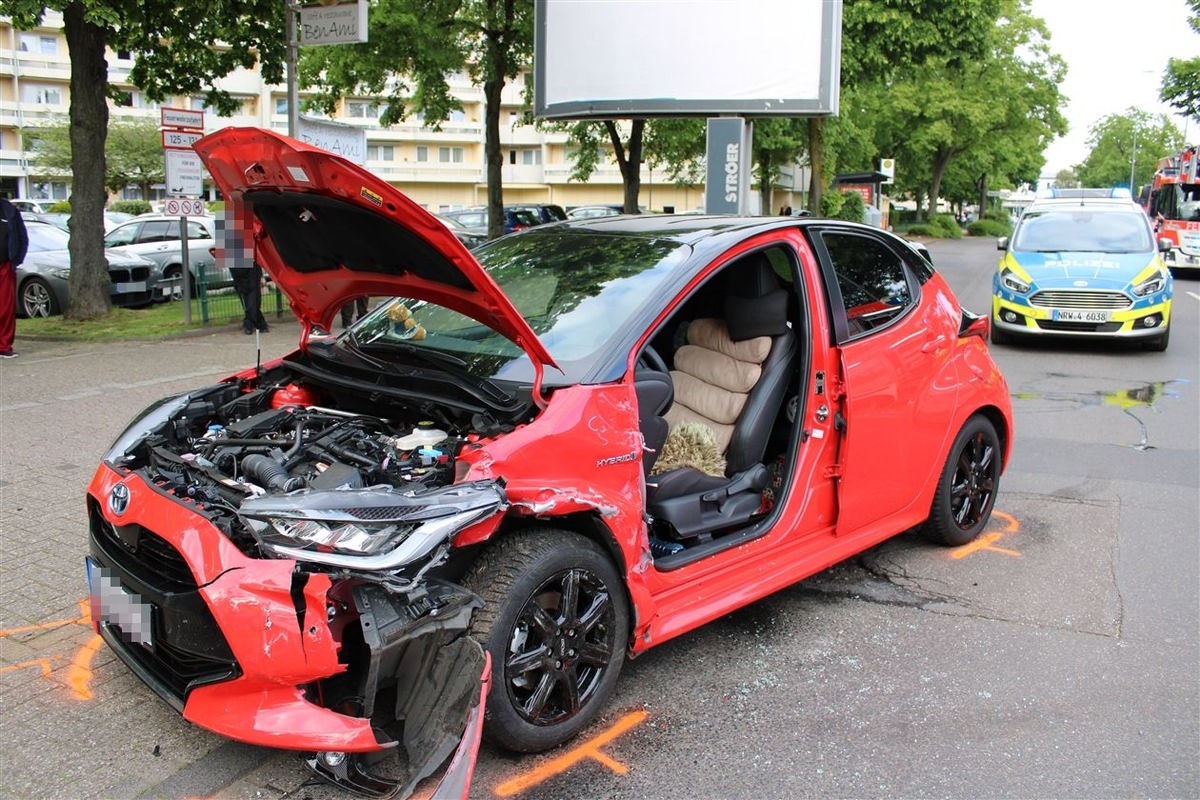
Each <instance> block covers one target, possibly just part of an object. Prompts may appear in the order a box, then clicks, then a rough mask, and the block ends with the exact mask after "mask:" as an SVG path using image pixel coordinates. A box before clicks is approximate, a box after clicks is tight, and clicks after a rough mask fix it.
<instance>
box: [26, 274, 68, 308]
mask: <svg viewBox="0 0 1200 800" xmlns="http://www.w3.org/2000/svg"><path fill="white" fill-rule="evenodd" d="M21 311H22V312H24V314H25V316H27V317H31V318H32V317H51V316H54V315H55V314H58V313H60V312H61V311H62V309H60V308H59V307H58V298H57V297H55V296H54V290H53V289H51V288H50V284H48V283H46V281H44V280H42V279H41V278H37V277H34V278H30V279H28V280H27V281H25V283H23V284H21Z"/></svg>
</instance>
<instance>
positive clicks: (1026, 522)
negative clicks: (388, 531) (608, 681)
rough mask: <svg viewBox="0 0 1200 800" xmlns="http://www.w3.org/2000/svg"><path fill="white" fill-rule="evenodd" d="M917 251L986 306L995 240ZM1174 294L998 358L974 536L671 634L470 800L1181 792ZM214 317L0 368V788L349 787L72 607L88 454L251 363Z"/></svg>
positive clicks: (1188, 523)
mask: <svg viewBox="0 0 1200 800" xmlns="http://www.w3.org/2000/svg"><path fill="white" fill-rule="evenodd" d="M931 250H932V252H933V254H934V258H935V260H936V262H937V264H938V267H939V269H940V270H941V271H942V273H943V274H944V275H945V276H946V277H947V279H948V280H949V282H950V284H951V286H953V287H954V290H955V291H956V293H957V294H958V295H959V297H960V299H961V300H962V301H963V303H964V304H965V305H966V306H967V307H969V308H973V309H975V310H977V311H985V310H987V308H988V307H989V303H990V301H989V297H990V281H991V274H992V270H993V269H994V267H995V263H996V257H997V253H996V251H995V249H994V246H993V245H992V243H991V242H990V241H976V240H963V241H960V242H936V243H933V244H932V245H931ZM1175 297H1176V300H1175V311H1174V313H1175V317H1174V320H1173V323H1172V324H1173V325H1174V330H1173V335H1172V342H1171V347H1170V349H1169V350H1168V351H1167V352H1166V353H1145V352H1142V351H1141V350H1140V349H1137V348H1129V347H1114V346H1111V345H1099V344H1073V343H1072V344H1041V343H1039V344H1035V345H1023V346H1015V347H1000V348H995V353H996V358H997V360H998V361H999V362H1000V364H1001V366H1002V368H1003V369H1004V371H1005V374H1006V375H1007V377H1008V381H1009V384H1010V388H1011V390H1012V394H1013V398H1014V400H1013V402H1014V412H1015V419H1016V426H1017V432H1016V441H1015V446H1014V454H1013V459H1012V462H1011V464H1010V467H1009V470H1008V472H1007V474H1006V475H1005V477H1004V479H1003V484H1002V491H1001V495H1000V499H999V502H998V505H997V509H998V512H999V513H997V514H996V516H995V519H994V521H993V523H992V525H991V526H990V528H989V531H988V533H987V534H985V536H984V537H983V539H982V540H981V542H982V544H983V546H981V547H978V548H976V549H973V550H970V551H968V552H955V551H949V550H946V549H943V548H938V547H933V546H930V545H928V544H927V543H925V542H924V541H922V540H921V539H920V538H919V537H917V536H916V535H912V534H905V535H901V536H898V537H896V538H894V539H892V540H890V541H888V542H886V543H885V544H883V545H881V546H880V547H877V548H875V549H873V550H871V551H868V552H867V553H865V554H863V555H861V556H859V557H858V558H855V559H853V560H852V561H850V562H847V563H845V564H842V565H839V566H837V567H835V568H833V569H830V570H828V571H826V572H824V573H821V574H820V575H817V576H815V577H813V578H812V579H810V580H807V581H804V582H803V583H801V584H799V585H797V586H795V587H792V588H791V589H789V590H787V591H784V592H781V593H779V594H777V595H775V596H773V597H771V598H768V599H767V600H764V601H762V602H759V603H756V604H754V605H752V606H750V607H748V608H746V609H743V610H741V611H739V612H737V613H734V614H731V615H729V616H728V617H726V618H724V619H722V620H718V621H717V622H715V623H713V624H710V625H709V626H707V627H706V628H704V629H701V630H699V631H697V632H694V633H692V634H689V635H687V636H684V637H681V638H679V639H676V640H673V641H670V642H667V643H665V644H663V645H662V646H660V647H658V648H656V649H655V650H652V651H650V652H649V653H647V654H646V655H644V656H642V657H640V658H638V659H637V660H635V661H633V662H631V663H629V664H627V665H626V667H625V671H624V672H623V673H622V677H621V680H620V683H619V685H618V691H617V695H616V698H615V701H614V702H613V703H612V705H611V707H610V709H609V711H608V713H606V714H605V715H604V717H603V718H602V720H601V721H600V722H599V723H598V724H597V725H596V726H595V728H594V729H593V730H592V731H590V732H589V733H588V734H586V735H585V736H583V737H581V738H580V739H579V740H578V741H576V742H572V743H571V744H569V745H567V746H565V747H563V748H561V749H560V750H558V751H555V752H552V753H547V754H543V755H538V756H523V757H518V756H513V755H511V754H507V753H502V752H499V751H495V750H492V749H489V748H487V747H486V746H485V748H484V750H483V751H482V752H481V756H480V762H479V768H478V770H477V772H476V779H475V783H474V785H473V791H472V796H474V797H478V798H492V797H519V798H522V799H523V800H548V799H549V798H561V797H568V796H569V797H579V798H583V797H606V798H776V797H778V798H801V797H814V798H815V797H821V798H825V797H872V798H895V797H901V798H907V797H929V798H933V797H951V798H966V797H972V798H973V797H996V798H1007V797H1012V798H1027V797H1048V796H1072V797H1134V796H1154V797H1197V796H1200V777H1198V773H1200V769H1198V766H1197V765H1198V764H1200V633H1198V631H1200V575H1198V571H1200V544H1198V533H1197V532H1198V530H1200V401H1198V396H1197V388H1198V384H1200V374H1198V373H1200V281H1197V280H1195V279H1183V280H1178V281H1177V282H1176V294H1175ZM231 331H233V329H230V330H228V331H223V332H221V333H218V334H213V335H207V336H202V337H198V338H192V339H181V340H174V341H169V342H162V343H147V342H140V343H139V342H129V343H117V344H108V345H103V346H97V345H63V344H50V343H42V342H25V341H21V340H18V343H17V344H18V349H19V350H20V352H21V357H20V358H18V359H15V360H11V361H6V362H3V363H2V364H0V708H2V709H3V712H2V714H0V741H3V745H2V746H0V747H2V751H0V752H2V755H3V758H2V761H0V796H4V797H30V798H34V797H36V798H60V797H61V798H76V797H112V798H125V797H137V796H144V797H163V798H183V797H198V796H215V797H221V798H281V797H286V798H310V799H311V800H320V798H343V797H345V795H343V794H342V793H340V792H338V791H336V790H334V789H332V788H330V787H327V786H325V785H321V784H315V785H314V784H312V783H310V782H309V778H308V775H307V773H306V771H305V770H304V768H303V766H302V764H301V761H300V758H299V757H298V756H297V755H295V754H290V753H279V752H275V751H268V750H262V749H258V748H251V747H245V746H241V745H237V744H234V743H231V742H228V741H226V740H223V739H221V738H220V737H217V736H214V735H211V734H208V733H205V732H203V731H201V730H199V729H197V728H195V727H193V726H191V725H190V724H188V723H187V722H185V721H183V720H182V719H181V718H180V717H179V716H178V715H177V714H176V713H175V712H174V711H172V710H171V709H170V708H168V707H167V706H166V705H165V704H163V703H161V702H159V701H158V700H157V699H156V698H155V697H154V696H153V695H152V694H151V693H150V692H149V691H148V690H147V689H145V687H143V686H142V685H141V684H140V682H138V681H137V679H135V678H134V677H133V676H132V675H131V674H129V672H128V671H127V670H126V669H125V668H124V666H123V665H121V664H120V662H118V661H116V660H115V658H114V657H113V656H111V655H110V654H109V653H108V652H107V651H106V650H105V649H104V648H98V649H96V648H94V646H93V643H94V639H93V637H92V635H91V632H90V630H89V629H88V628H87V627H86V626H85V625H84V624H82V622H81V620H80V609H79V601H80V600H81V599H82V598H83V596H84V594H85V593H86V590H85V587H84V583H83V564H82V559H83V553H84V551H85V549H86V544H85V542H86V536H85V529H84V526H85V520H84V514H83V504H82V498H83V493H84V489H85V487H86V484H87V481H88V480H89V479H90V477H91V474H92V471H93V468H94V465H95V463H96V462H97V460H98V459H99V458H100V455H101V453H102V451H103V449H104V448H105V447H106V446H107V444H108V443H109V442H110V441H111V440H112V439H113V438H114V436H115V435H116V434H117V433H118V432H119V431H120V429H121V428H122V427H123V426H124V424H125V423H126V422H127V420H128V418H129V417H130V416H131V415H132V414H133V413H134V412H135V411H136V410H138V409H140V408H142V407H143V406H144V405H146V404H147V403H148V402H150V401H151V400H153V399H155V398H157V397H160V396H162V395H165V394H168V393H170V392H174V391H178V390H182V389H185V388H188V387H191V386H196V385H199V384H201V383H203V382H204V381H206V380H209V379H212V378H216V377H219V376H221V375H224V374H227V373H228V372H230V371H232V370H233V369H236V368H240V367H243V366H246V365H248V364H252V363H253V361H254V358H255V352H254V340H253V339H252V338H251V337H245V336H242V335H241V334H240V333H236V332H231ZM296 332H297V329H296V327H295V326H288V325H274V326H273V329H272V332H271V333H270V334H267V335H265V336H264V337H263V342H264V355H263V357H264V358H268V357H271V356H275V355H280V354H282V353H283V352H286V351H287V350H288V349H290V348H291V347H292V346H293V345H294V343H295V333H296ZM956 556H957V557H956Z"/></svg>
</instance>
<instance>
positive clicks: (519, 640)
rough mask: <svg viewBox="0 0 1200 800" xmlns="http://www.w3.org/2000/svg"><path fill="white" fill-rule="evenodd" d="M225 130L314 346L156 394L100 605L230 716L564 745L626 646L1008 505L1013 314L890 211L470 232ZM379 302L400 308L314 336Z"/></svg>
mask: <svg viewBox="0 0 1200 800" xmlns="http://www.w3.org/2000/svg"><path fill="white" fill-rule="evenodd" d="M196 149H197V151H198V152H199V153H200V155H201V157H202V158H203V160H204V162H205V164H206V165H207V167H208V169H209V172H210V173H211V174H212V176H213V179H214V180H215V182H216V183H217V185H218V186H219V187H220V189H221V191H222V193H223V194H224V196H225V197H226V198H227V204H228V208H230V209H232V211H233V212H234V213H235V215H236V216H237V217H238V218H239V219H242V220H244V231H243V232H244V234H245V236H246V237H247V238H252V239H253V242H254V250H255V253H256V256H257V259H258V261H259V262H260V263H261V264H262V266H263V267H264V268H265V269H266V270H267V271H268V272H269V273H270V274H271V276H272V278H273V279H274V280H275V282H276V283H277V284H278V285H279V286H280V287H281V288H282V289H283V290H284V291H285V292H286V293H287V294H288V297H289V298H290V300H291V306H292V310H293V311H294V312H295V313H296V315H297V317H298V318H299V319H300V322H301V323H302V325H303V331H304V332H303V336H302V339H301V342H300V348H299V349H298V350H297V351H295V352H294V353H292V354H291V355H289V356H286V357H285V358H283V359H280V360H278V361H275V362H272V363H268V364H265V365H262V366H260V367H252V368H248V369H247V370H245V371H244V372H241V373H239V374H237V375H233V376H230V377H229V378H227V379H225V380H223V381H221V382H219V383H217V384H215V385H212V386H206V387H202V388H198V389H196V390H194V391H191V392H187V393H186V394H183V395H179V396H176V397H171V398H168V399H165V400H163V401H160V402H159V403H157V404H155V405H153V406H151V407H150V408H149V409H147V410H146V411H144V412H142V414H141V415H140V416H138V418H137V419H136V420H134V422H133V423H132V424H131V425H130V426H129V428H128V429H127V430H126V431H125V432H124V433H123V434H122V435H121V436H120V438H119V439H118V440H117V442H116V443H115V444H114V445H113V446H112V448H111V449H110V450H109V452H108V453H107V454H106V455H105V457H104V460H103V463H102V464H101V466H100V467H99V469H98V470H97V472H96V475H95V477H94V479H93V480H92V483H91V485H90V487H89V490H88V498H87V508H88V517H89V525H90V555H89V557H88V560H87V564H88V572H89V586H90V593H91V597H92V610H93V615H94V620H95V625H96V627H97V630H98V631H99V632H100V633H101V634H102V635H103V636H104V638H105V640H106V641H107V642H108V644H109V646H110V647H112V649H113V650H114V651H116V653H117V654H118V655H119V656H120V657H121V658H122V660H124V662H125V663H126V664H128V665H129V667H130V668H131V669H132V670H133V671H135V672H136V673H137V674H138V675H139V676H140V677H141V678H142V679H143V680H144V681H145V682H146V683H147V684H149V686H150V687H151V688H152V689H153V690H154V691H155V692H157V693H158V694H159V695H160V696H162V697H163V698H164V699H166V700H167V701H168V702H170V703H172V704H173V705H174V706H175V707H176V708H178V709H180V710H181V711H182V713H183V716H184V717H185V718H186V719H188V720H190V721H192V722H194V723H196V724H197V725H200V726H202V727H204V728H207V729H209V730H212V731H215V732H217V733H220V734H222V735H225V736H228V737H230V738H233V739H237V740H239V741H243V742H249V743H252V744H257V745H265V746H269V747H279V748H290V749H296V750H306V751H314V752H315V753H316V755H315V756H314V757H313V758H312V760H310V761H309V764H310V765H311V766H312V767H313V768H314V769H315V770H316V771H317V772H318V773H320V774H321V775H323V776H325V777H327V778H329V779H331V780H334V781H335V782H337V783H339V784H340V785H342V786H345V787H347V788H350V789H353V790H356V791H359V792H362V793H366V794H373V795H388V794H392V793H397V792H401V791H404V792H407V791H410V790H411V788H412V787H413V786H414V785H415V784H416V782H417V781H419V780H421V779H422V778H424V777H425V776H427V775H430V774H432V773H433V772H434V771H436V770H437V769H438V767H439V766H440V765H441V764H442V763H443V762H445V761H446V760H447V759H450V764H451V766H450V771H449V773H448V774H447V776H446V781H448V783H445V782H444V783H443V789H444V790H445V791H448V792H450V793H451V794H465V792H466V789H467V786H468V782H469V778H470V773H471V770H472V767H473V764H474V758H475V752H476V749H477V747H478V742H479V736H480V727H481V725H482V731H483V733H482V735H484V736H487V737H489V738H490V739H491V740H492V741H494V742H496V743H498V744H499V745H501V746H504V747H507V748H510V749H513V750H517V751H537V750H543V749H546V748H550V747H553V746H555V745H557V744H559V743H561V742H563V741H565V740H567V739H569V738H570V737H572V736H574V735H575V734H577V733H578V732H580V731H581V730H582V729H584V728H585V727H586V726H588V725H589V724H590V723H591V722H593V721H594V720H595V719H596V717H597V715H598V714H599V713H600V712H601V711H602V709H603V707H604V704H605V701H606V700H607V698H608V697H609V695H610V694H611V692H612V689H613V684H614V682H615V681H616V680H617V675H618V673H619V672H620V669H621V664H622V662H623V660H624V659H625V658H626V657H632V656H635V655H637V654H638V653H641V652H642V651H644V650H646V649H648V648H650V647H653V646H654V645H657V644H659V643H661V642H664V641H667V640H668V639H670V638H672V637H674V636H678V635H680V634H683V633H686V632H688V631H690V630H692V629H693V628H696V627H697V626H700V625H703V624H704V623H706V622H708V621H709V620H712V619H714V618H716V617H720V616H722V615H724V614H727V613H729V612H730V611H732V610H734V609H736V608H738V607H740V606H743V605H746V604H747V603H751V602H753V601H754V600H756V599H758V598H761V597H763V596H764V595H767V594H770V593H771V592H774V591H776V590H778V589H781V588H783V587H785V586H788V585H790V584H793V583H795V582H797V581H799V580H801V579H803V578H805V577H807V576H809V575H812V574H813V573H815V572H817V571H819V570H822V569H824V568H826V567H828V566H830V565H831V564H834V563H835V562H837V561H840V560H842V559H845V558H847V557H849V556H851V555H853V554H855V553H858V552H860V551H862V550H864V549H866V548H868V547H870V546H872V545H874V544H876V543H878V542H880V541H882V540H884V539H886V538H888V537H890V536H892V535H894V534H896V533H898V532H900V531H904V530H906V529H909V528H913V527H915V526H924V528H925V529H926V530H927V531H928V532H929V533H930V534H931V536H932V537H933V538H934V539H935V540H937V541H939V542H941V543H944V544H948V545H960V544H964V543H966V542H968V541H970V540H971V539H972V538H974V537H975V536H976V535H978V534H979V533H980V531H981V530H982V529H983V527H984V525H985V524H986V522H987V519H988V516H989V514H990V513H991V510H992V506H993V503H994V501H995V497H996V492H997V491H998V485H999V479H1000V474H1001V472H1002V470H1003V468H1004V464H1005V462H1006V460H1007V456H1008V451H1009V447H1010V443H1011V441H1012V420H1011V410H1010V406H1009V398H1008V390H1007V387H1006V385H1005V382H1004V378H1003V376H1002V375H1001V374H1000V372H999V370H998V369H997V367H996V365H995V363H994V362H993V361H992V359H991V357H990V356H989V354H988V350H987V345H986V340H987V324H988V323H987V320H986V318H980V317H976V316H974V315H973V314H970V313H969V312H967V311H964V310H963V309H962V308H960V306H959V304H958V302H957V301H956V299H955V298H954V296H953V295H952V294H951V292H950V290H949V288H948V287H947V285H946V283H945V282H944V281H943V280H942V278H941V277H940V276H939V275H938V274H937V273H936V272H935V271H934V269H933V268H932V266H931V265H930V264H929V263H928V261H927V260H926V259H924V258H922V257H921V255H920V254H919V253H918V252H917V251H916V250H914V249H913V247H911V246H910V245H908V244H907V243H906V242H904V241H903V240H901V239H899V238H897V237H895V236H892V235H891V234H888V233H886V232H883V231H880V230H877V229H874V228H868V227H865V226H861V225H854V224H850V223H845V222H840V221H836V220H823V219H813V218H807V219H798V218H780V217H772V218H732V217H703V216H678V217H675V216H655V215H643V216H634V217H620V218H608V219H604V218H601V219H594V220H581V221H575V222H564V223H559V224H556V225H547V226H540V227H538V228H535V229H532V230H530V231H527V232H524V233H522V234H519V235H515V236H509V237H504V238H501V239H498V240H496V241H493V242H491V243H488V244H487V245H485V246H484V247H482V248H480V249H478V250H476V251H475V252H474V253H471V252H468V251H467V250H466V249H465V248H464V247H463V246H462V245H461V244H460V243H459V241H458V240H457V239H456V238H455V237H454V236H453V234H451V233H450V232H449V231H448V230H447V229H446V227H445V226H444V225H442V224H441V223H440V222H439V221H438V220H437V219H436V218H434V217H433V216H431V215H430V214H428V213H427V212H425V211H424V210H422V209H421V208H419V207H418V206H417V205H416V204H414V203H413V202H412V201H411V200H409V199H408V198H406V197H405V196H403V195H402V194H400V193H399V192H397V191H396V190H395V189H394V188H392V187H391V186H389V185H388V184H387V183H386V182H384V181H382V180H380V179H379V178H377V177H375V176H373V175H371V174H370V173H368V172H366V171H365V170H363V169H361V168H359V167H357V166H355V165H354V164H352V163H350V162H348V161H345V160H343V159H341V158H339V157H337V156H334V155H331V154H329V153H326V152H324V151H320V150H317V149H314V148H312V147H309V146H307V145H304V144H302V143H299V142H296V141H293V140H290V139H287V138H285V137H283V136H280V135H278V134H276V133H273V132H270V131H265V130H259V129H244V128H243V129H238V128H230V129H226V130H223V131H220V132H218V133H214V134H212V135H210V136H208V137H206V138H204V139H202V140H201V141H200V142H199V143H198V144H197V147H196ZM358 296H371V297H380V296H387V297H394V299H392V300H390V301H389V302H386V303H383V304H381V305H379V306H378V307H377V308H376V309H375V310H374V311H373V312H371V313H370V314H369V315H368V316H366V317H365V318H364V319H362V320H361V321H360V322H359V323H358V324H356V325H355V326H354V327H353V328H352V329H351V330H349V331H347V332H345V333H343V334H342V335H340V336H336V337H333V336H316V335H310V334H312V333H314V331H315V330H316V329H323V330H330V329H331V328H332V326H333V321H334V318H335V316H336V315H337V314H338V310H339V309H340V307H341V306H342V305H343V304H344V303H346V302H347V301H348V300H351V299H353V298H355V297H358ZM489 685H490V692H489V691H488V687H489ZM484 709H485V710H486V713H483V712H484ZM392 748H398V749H399V750H400V751H402V757H401V759H400V762H401V763H402V764H404V765H407V767H406V769H407V771H406V772H405V774H404V776H403V777H401V778H399V779H397V778H394V777H393V778H392V779H389V780H385V779H382V778H379V777H377V775H375V774H373V771H372V769H371V767H370V765H371V762H372V761H373V760H376V759H378V758H379V756H380V753H384V754H387V751H389V750H391V749H392ZM456 750H457V754H456V755H454V757H453V758H451V755H452V754H453V753H455V751H456ZM376 771H377V770H376ZM392 771H393V773H394V771H395V770H394V768H393V770H392Z"/></svg>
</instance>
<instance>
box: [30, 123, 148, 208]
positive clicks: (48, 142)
mask: <svg viewBox="0 0 1200 800" xmlns="http://www.w3.org/2000/svg"><path fill="white" fill-rule="evenodd" d="M26 137H27V145H28V146H27V149H30V150H34V151H36V152H37V161H38V166H40V167H44V168H46V169H47V170H48V171H49V172H51V173H52V174H59V175H70V174H71V164H72V158H73V155H72V152H71V135H70V127H69V126H68V125H67V124H66V123H65V121H64V122H61V123H56V124H53V125H48V126H46V127H42V128H31V129H27V132H26ZM104 161H105V174H104V187H105V189H107V190H108V191H109V192H112V193H116V192H119V191H121V190H122V189H124V188H125V187H127V186H131V185H135V186H138V187H139V188H141V190H142V199H143V200H149V199H150V186H151V185H152V184H155V183H162V181H163V177H164V175H163V172H164V168H165V163H164V159H163V150H162V137H161V136H160V135H159V129H158V123H157V122H156V121H154V120H152V119H131V120H120V121H116V122H113V123H111V124H110V125H109V126H108V137H107V139H106V142H105V152H104Z"/></svg>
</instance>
